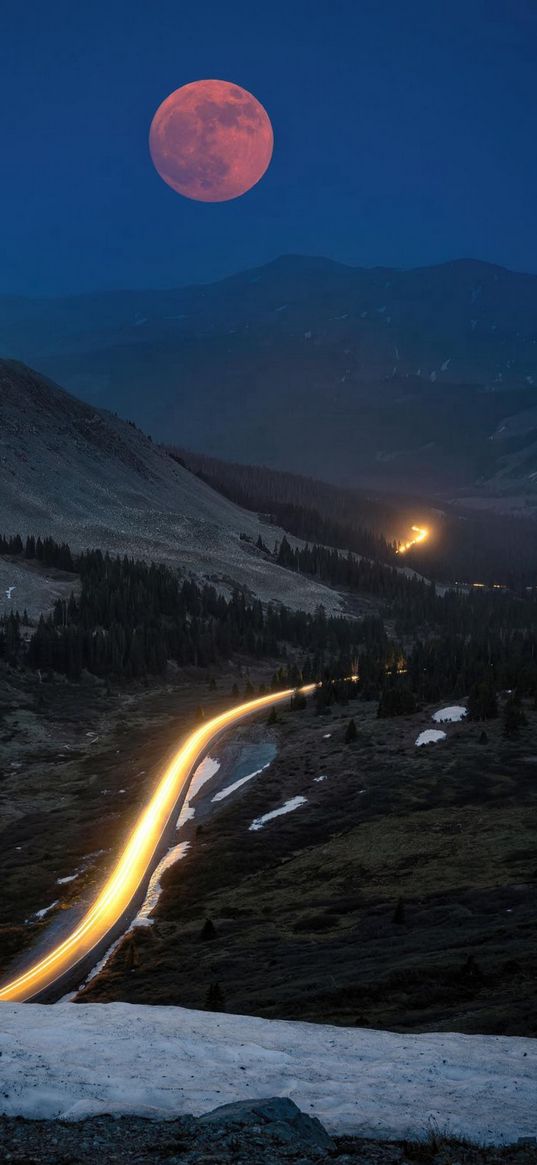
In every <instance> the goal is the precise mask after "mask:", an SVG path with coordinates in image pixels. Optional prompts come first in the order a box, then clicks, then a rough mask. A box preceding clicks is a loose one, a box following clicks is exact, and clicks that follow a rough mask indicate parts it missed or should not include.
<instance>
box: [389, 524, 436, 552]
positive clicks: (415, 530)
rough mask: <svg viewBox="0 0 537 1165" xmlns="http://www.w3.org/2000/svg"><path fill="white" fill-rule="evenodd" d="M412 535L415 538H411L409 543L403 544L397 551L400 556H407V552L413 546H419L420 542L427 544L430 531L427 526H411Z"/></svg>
mask: <svg viewBox="0 0 537 1165" xmlns="http://www.w3.org/2000/svg"><path fill="white" fill-rule="evenodd" d="M410 533H411V534H413V535H414V537H413V538H409V539H408V541H407V542H402V543H401V545H400V547H399V549H398V551H397V553H398V554H406V552H407V550H410V549H411V547H412V546H418V545H419V543H420V542H425V539H426V538H428V537H429V533H430V531H429V530H428V529H427V527H426V526H411V527H410Z"/></svg>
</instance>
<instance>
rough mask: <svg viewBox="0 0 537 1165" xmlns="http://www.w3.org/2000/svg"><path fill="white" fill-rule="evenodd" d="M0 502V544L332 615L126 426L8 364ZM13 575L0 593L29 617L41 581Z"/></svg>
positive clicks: (248, 516) (309, 586) (8, 568)
mask: <svg viewBox="0 0 537 1165" xmlns="http://www.w3.org/2000/svg"><path fill="white" fill-rule="evenodd" d="M0 497H1V509H0V523H1V526H2V529H3V531H4V532H5V533H8V534H16V533H20V534H21V535H23V536H24V535H25V534H28V533H33V534H41V535H47V534H49V535H52V536H53V537H54V538H56V539H57V540H59V541H62V540H66V541H68V542H69V543H70V545H71V546H72V547H73V549H83V548H85V547H93V546H99V547H101V548H102V549H104V550H109V551H111V552H112V553H119V554H132V555H135V556H137V557H142V558H147V559H150V558H152V559H156V560H159V561H165V562H168V563H170V564H173V565H176V566H179V567H181V569H182V570H184V571H187V572H192V573H194V574H196V575H199V576H204V577H210V578H216V579H219V580H225V581H226V582H227V585H228V586H232V585H233V584H240V585H245V586H247V587H249V588H250V589H251V590H252V591H253V592H254V593H256V594H257V595H259V596H260V597H261V598H262V599H267V600H268V599H276V600H281V601H283V602H285V603H287V604H288V605H291V606H300V607H301V608H304V609H308V608H314V607H315V606H316V605H317V604H318V603H319V602H324V603H325V604H326V605H327V607H328V608H334V607H336V608H337V606H338V598H337V596H336V595H335V594H334V592H331V591H329V590H327V589H326V588H324V587H322V586H320V585H317V584H315V583H314V582H310V581H308V580H304V579H301V581H300V588H297V585H296V576H293V575H292V574H289V573H288V572H286V571H285V570H282V569H281V568H279V567H277V566H276V565H274V564H273V563H271V562H268V561H267V560H266V557H265V556H264V555H263V554H260V553H259V551H257V550H256V549H255V546H254V545H253V543H254V541H255V540H256V539H257V537H258V534H259V533H261V535H262V537H263V539H264V541H265V542H266V543H267V544H269V545H272V544H273V543H274V540H275V539H277V538H279V537H281V535H282V531H279V530H278V529H277V528H276V527H274V526H265V525H264V524H263V523H262V522H261V521H260V520H259V519H258V517H257V515H255V514H252V513H250V512H247V511H245V510H242V509H240V508H239V507H238V506H235V505H233V503H232V502H229V501H228V500H227V499H226V498H224V497H222V496H221V495H220V494H217V493H216V492H215V491H214V490H212V489H210V488H209V487H208V486H206V485H205V484H204V483H203V482H201V481H199V480H198V478H196V477H195V476H194V475H193V474H191V473H189V472H188V471H187V470H186V469H185V468H183V466H181V465H179V464H178V463H177V462H176V461H174V460H173V459H172V458H171V457H169V456H168V455H167V454H166V453H164V452H163V451H162V450H161V449H160V448H158V447H157V446H155V445H154V444H153V443H152V441H151V440H150V438H148V437H146V436H144V434H143V433H141V432H140V430H139V429H136V428H135V427H134V426H133V425H130V424H128V423H127V422H125V421H122V420H120V419H119V418H118V417H117V416H114V415H113V414H112V413H110V412H106V411H104V410H101V409H96V408H94V407H92V406H90V405H87V404H84V403H83V402H82V401H80V400H77V399H76V398H75V397H73V396H70V395H69V394H68V393H66V392H63V391H62V389H60V388H58V387H57V386H56V385H54V384H52V383H51V382H50V381H48V380H46V379H45V378H43V377H42V376H40V375H38V374H37V373H35V372H33V371H31V370H30V369H28V368H26V367H25V366H23V365H20V364H15V363H13V362H11V361H0ZM241 535H243V536H244V535H246V536H247V538H248V539H249V541H247V540H245V539H244V537H242V538H241ZM23 575H24V572H23V571H21V570H19V571H18V573H17V574H16V577H15V573H14V568H13V565H12V564H5V563H3V564H2V570H1V572H0V583H1V584H2V587H3V589H4V590H7V589H8V588H10V587H13V586H15V587H16V590H15V591H13V594H12V599H13V603H15V601H16V605H17V606H18V607H19V608H20V610H21V611H22V609H23V606H24V605H27V606H28V608H29V609H30V607H31V608H32V609H33V608H35V605H36V596H35V587H36V586H37V585H38V583H39V581H40V580H38V579H36V576H35V574H32V575H31V576H30V575H28V577H27V578H26V579H25V577H23ZM12 576H13V577H12ZM4 584H5V586H4ZM49 584H50V580H49ZM49 584H47V587H48V590H49V591H51V586H50V585H49ZM52 590H54V588H52ZM3 599H4V595H2V605H3ZM0 609H2V607H1V606H0Z"/></svg>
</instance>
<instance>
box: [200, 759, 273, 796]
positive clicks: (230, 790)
mask: <svg viewBox="0 0 537 1165" xmlns="http://www.w3.org/2000/svg"><path fill="white" fill-rule="evenodd" d="M269 767H270V761H269V762H268V764H266V765H263V766H262V767H261V768H260V769H256V770H255V772H253V773H247V775H246V776H245V777H240V778H239V780H238V781H234V782H233V784H232V785H226V788H225V789H220V790H219V792H218V793H215V795H214V797H213V801H223V800H224V798H225V797H229V796H230V794H231V793H234V792H235V790H236V789H240V787H241V785H245V784H246V782H247V781H251V780H252V778H253V777H258V776H259V774H260V773H264V771H265V769H268V768H269Z"/></svg>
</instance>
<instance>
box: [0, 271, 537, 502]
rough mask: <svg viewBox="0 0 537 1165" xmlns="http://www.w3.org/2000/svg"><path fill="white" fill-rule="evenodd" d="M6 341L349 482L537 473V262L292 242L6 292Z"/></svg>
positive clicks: (166, 429) (126, 397) (145, 418)
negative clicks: (369, 256) (309, 251)
mask: <svg viewBox="0 0 537 1165" xmlns="http://www.w3.org/2000/svg"><path fill="white" fill-rule="evenodd" d="M0 343H1V344H2V345H3V348H4V350H5V351H6V352H8V353H9V354H10V355H12V356H14V357H16V358H20V359H25V360H27V361H30V362H32V363H33V364H34V365H35V366H36V367H38V368H40V369H41V370H42V371H44V372H46V373H47V374H48V375H51V376H54V377H55V378H56V379H58V380H59V381H60V382H61V383H64V384H66V385H67V386H68V387H69V388H70V389H71V390H72V391H75V392H76V393H78V394H80V395H82V396H83V397H84V398H85V399H87V400H89V401H91V402H92V403H95V404H105V403H106V404H107V405H108V406H109V407H112V408H117V409H118V410H119V411H120V412H121V413H122V414H123V415H125V416H129V417H132V418H133V419H134V420H136V421H137V423H139V424H142V425H143V426H144V428H145V429H146V430H148V431H149V432H151V433H152V435H153V436H154V437H156V438H158V439H164V440H167V441H172V442H174V443H176V444H181V445H186V446H189V447H191V448H198V449H202V450H204V451H205V452H207V453H213V454H215V455H218V456H223V457H226V458H232V459H236V460H244V459H245V456H246V455H247V457H248V459H249V460H252V461H255V462H257V463H260V462H263V463H266V464H268V465H272V466H275V467H279V468H287V469H293V470H294V471H300V472H304V473H307V474H311V475H312V476H317V477H318V476H324V477H326V478H328V479H330V480H334V481H338V482H340V483H347V484H350V483H352V484H361V485H368V484H369V485H371V484H373V485H375V484H376V485H387V486H389V487H390V486H391V487H397V488H404V489H405V491H406V492H407V493H411V492H412V491H415V490H418V489H427V490H432V491H435V490H441V491H446V490H447V491H453V490H460V491H462V492H463V493H468V492H470V493H474V492H475V489H476V487H477V488H478V489H479V491H480V492H482V493H483V492H484V493H485V495H488V494H492V495H495V494H500V495H501V494H505V493H508V494H512V493H513V492H516V493H522V494H524V493H529V494H530V495H531V494H532V493H533V492H534V490H535V489H536V488H537V486H536V484H535V482H536V479H535V478H534V477H533V474H534V473H535V472H537V413H536V401H535V386H537V346H536V344H537V276H534V275H524V274H518V273H516V272H511V271H507V270H505V269H503V268H501V267H496V266H493V265H490V264H487V263H481V262H477V261H474V260H460V261H457V262H451V263H445V264H442V265H440V266H436V267H431V268H421V269H417V270H411V271H400V270H391V269H385V268H374V269H362V268H354V267H347V266H344V265H343V264H337V263H333V262H329V261H328V260H323V259H312V258H306V257H300V256H284V257H282V258H280V259H278V260H276V261H274V262H273V263H269V264H267V265H266V266H264V267H261V268H258V269H255V270H251V271H246V272H243V273H240V274H238V275H236V276H233V277H231V278H228V279H225V280H222V281H220V282H218V283H214V284H211V285H205V286H195V287H188V288H180V289H177V290H169V291H149V292H147V291H145V292H144V291H140V292H123V291H121V292H108V293H103V294H93V295H85V296H78V297H76V296H75V297H71V298H66V299H58V300H23V299H14V298H11V297H7V296H4V297H1V298H0Z"/></svg>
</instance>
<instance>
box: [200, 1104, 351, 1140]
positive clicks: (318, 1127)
mask: <svg viewBox="0 0 537 1165" xmlns="http://www.w3.org/2000/svg"><path fill="white" fill-rule="evenodd" d="M199 1124H200V1125H213V1126H214V1125H220V1126H221V1127H229V1126H235V1127H239V1128H244V1127H246V1126H248V1127H249V1128H250V1129H252V1131H254V1130H255V1133H256V1134H257V1135H259V1134H260V1133H261V1134H262V1135H263V1136H265V1137H266V1136H270V1137H273V1138H274V1140H276V1141H279V1142H280V1144H296V1147H297V1149H298V1148H300V1147H301V1146H303V1145H304V1146H305V1145H308V1146H315V1147H316V1148H319V1149H333V1148H334V1142H333V1141H332V1138H331V1137H329V1135H328V1133H327V1132H326V1129H324V1128H323V1126H322V1124H321V1122H320V1120H318V1119H317V1117H312V1116H306V1114H305V1113H303V1112H301V1111H300V1109H299V1108H298V1107H297V1105H296V1104H295V1103H294V1101H293V1100H289V1098H288V1097H286V1096H273V1097H269V1098H268V1099H262V1100H239V1101H237V1103H236V1104H223V1105H221V1106H220V1107H219V1108H215V1109H213V1110H212V1112H208V1113H205V1114H204V1116H202V1117H200V1118H199Z"/></svg>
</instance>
